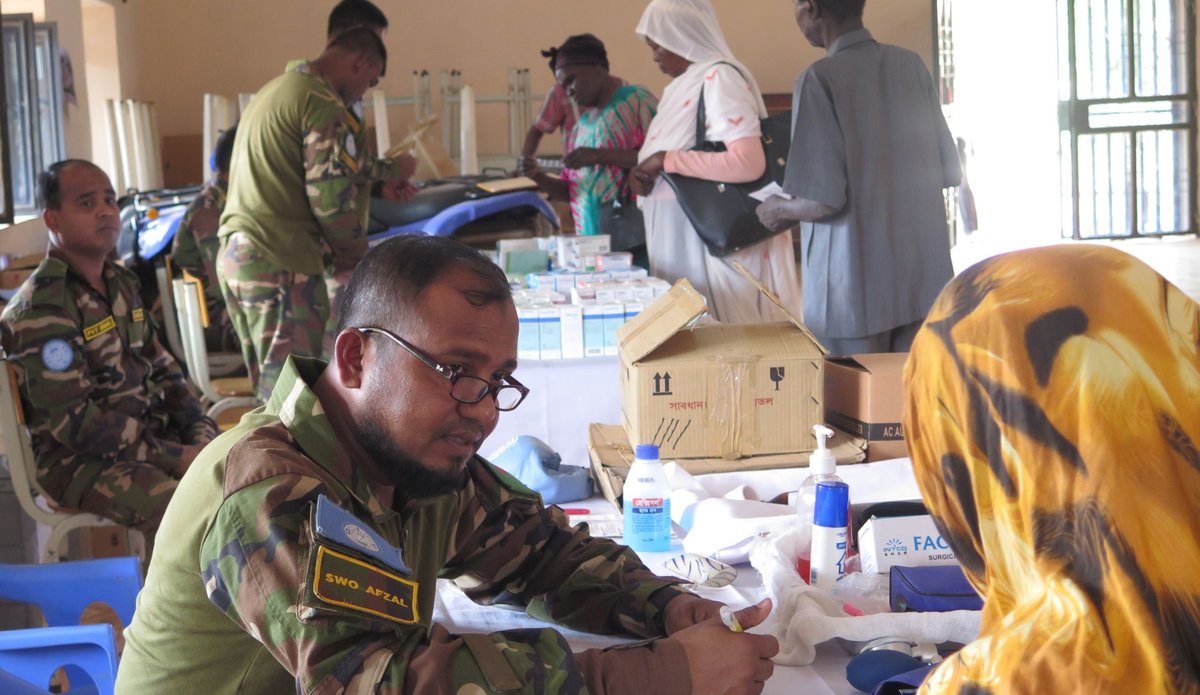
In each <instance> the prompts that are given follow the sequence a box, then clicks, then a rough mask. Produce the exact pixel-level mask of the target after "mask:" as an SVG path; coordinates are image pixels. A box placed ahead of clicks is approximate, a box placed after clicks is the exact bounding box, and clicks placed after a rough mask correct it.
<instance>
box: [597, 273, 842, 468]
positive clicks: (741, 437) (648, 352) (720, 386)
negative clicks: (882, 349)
mask: <svg viewBox="0 0 1200 695" xmlns="http://www.w3.org/2000/svg"><path fill="white" fill-rule="evenodd" d="M760 291H761V292H763V293H764V294H765V295H766V296H767V297H768V298H770V299H771V300H772V301H775V299H774V297H773V296H772V295H771V293H770V292H769V291H767V290H766V289H765V288H762V287H761V285H760ZM776 303H777V304H778V302H776ZM780 308H781V309H783V307H780ZM705 309H706V306H705V300H704V296H703V295H701V294H700V293H699V292H697V291H696V289H695V288H693V287H692V285H691V284H690V283H689V282H688V281H687V280H679V281H678V282H676V283H675V285H674V286H673V287H672V288H671V289H670V291H668V292H667V294H666V295H664V296H662V297H659V298H658V299H656V300H655V301H654V302H652V303H650V304H649V305H648V306H647V307H646V308H645V310H644V311H642V313H640V314H639V315H638V316H637V317H635V318H634V319H632V320H631V321H629V322H628V323H626V324H625V325H623V326H622V327H621V328H620V330H619V331H618V332H617V338H618V354H619V355H620V358H621V365H620V380H621V424H622V425H623V426H624V427H625V431H626V434H627V435H628V437H629V439H630V441H635V442H638V443H641V444H657V445H658V446H659V449H660V451H661V455H662V458H663V459H674V458H723V459H738V458H742V457H746V456H758V455H764V454H782V453H802V452H808V451H812V450H813V448H814V447H815V446H816V442H815V440H814V438H813V435H812V426H813V425H814V424H816V423H819V422H823V421H824V416H825V407H824V398H823V391H824V373H823V369H824V363H825V357H824V348H822V347H821V345H820V343H818V342H817V340H816V338H814V337H813V335H812V334H811V333H810V332H809V331H808V329H807V328H805V327H804V325H803V324H802V323H801V322H800V321H799V320H798V319H796V318H795V317H791V315H790V314H789V315H788V316H789V318H790V319H791V320H790V321H789V322H781V323H767V324H747V325H729V324H712V325H696V321H697V320H698V319H699V318H700V317H701V316H702V315H703V314H704V312H705ZM784 312H785V313H786V310H784Z"/></svg>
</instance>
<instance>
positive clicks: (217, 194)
mask: <svg viewBox="0 0 1200 695" xmlns="http://www.w3.org/2000/svg"><path fill="white" fill-rule="evenodd" d="M236 134H237V125H233V126H231V127H230V128H229V129H228V130H225V131H224V132H222V133H221V135H220V136H218V137H217V146H216V148H215V149H214V151H213V159H214V162H213V163H214V165H215V166H214V167H213V168H214V169H215V170H216V173H215V174H213V177H212V179H211V180H209V182H208V183H207V184H206V185H205V186H204V188H203V189H202V190H201V191H200V195H198V196H196V197H195V198H194V199H193V200H192V202H191V203H190V204H189V205H188V209H187V212H185V213H184V214H183V219H182V220H180V222H179V230H178V231H177V232H175V241H174V243H173V244H172V245H171V262H172V263H174V264H175V267H176V268H180V269H182V270H186V271H188V272H189V273H191V274H192V275H194V276H196V277H198V278H200V279H201V280H202V281H204V303H205V304H206V305H207V306H208V317H209V325H208V329H207V330H206V331H205V342H206V343H207V344H208V349H209V350H212V351H216V352H229V351H230V350H237V349H238V348H237V347H236V346H237V344H238V342H237V334H236V333H234V331H233V324H231V323H230V322H229V312H228V311H227V310H226V308H225V297H223V296H222V295H221V285H220V282H219V281H218V280H217V249H218V248H220V246H221V242H220V240H219V239H217V228H218V227H219V226H220V222H221V212H222V211H224V210H225V196H226V194H227V192H228V190H229V159H230V157H232V156H233V137H234V135H236Z"/></svg>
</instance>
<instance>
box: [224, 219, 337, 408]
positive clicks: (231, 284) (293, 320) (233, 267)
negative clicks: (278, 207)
mask: <svg viewBox="0 0 1200 695" xmlns="http://www.w3.org/2000/svg"><path fill="white" fill-rule="evenodd" d="M217 277H219V278H220V280H221V292H222V294H224V295H225V302H226V304H227V305H228V310H229V320H230V322H231V323H232V324H233V329H234V331H236V332H237V335H238V339H239V340H240V341H241V348H242V357H243V358H244V359H245V360H246V368H247V370H248V372H249V376H250V383H251V384H253V386H254V389H255V393H256V395H257V396H258V398H259V400H261V401H263V402H265V401H266V400H267V399H268V398H270V397H271V391H272V390H273V389H274V388H275V382H276V381H277V380H278V379H279V372H280V370H282V369H283V363H284V362H285V361H286V360H287V358H288V355H291V354H296V355H303V356H307V357H321V356H322V355H323V354H324V350H323V343H324V340H325V332H326V322H327V321H328V320H329V316H330V307H329V294H328V291H327V289H326V286H325V276H324V275H323V274H322V275H306V274H304V273H296V272H292V271H290V270H286V269H284V268H280V267H279V266H278V265H277V264H276V263H275V262H273V261H271V260H269V259H267V257H266V256H264V255H263V254H262V253H261V252H260V251H259V250H258V248H257V247H256V246H255V245H254V244H253V242H251V241H250V240H249V239H248V238H246V236H245V235H243V234H241V233H240V232H235V233H233V234H231V235H230V236H228V237H226V238H224V239H222V240H221V251H220V254H219V255H218V256H217Z"/></svg>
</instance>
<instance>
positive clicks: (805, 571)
mask: <svg viewBox="0 0 1200 695" xmlns="http://www.w3.org/2000/svg"><path fill="white" fill-rule="evenodd" d="M813 435H814V436H816V438H817V448H816V450H815V451H813V452H812V455H811V456H809V458H808V477H807V478H805V479H804V482H802V483H800V490H799V491H798V492H797V493H796V518H797V520H798V521H799V522H800V554H799V557H797V559H796V571H797V572H799V573H800V576H801V577H802V578H803V579H804V581H808V576H809V568H810V562H811V558H812V525H813V510H814V509H815V508H816V498H817V483H818V482H820V481H822V480H828V481H837V482H841V480H842V479H841V478H839V477H838V476H837V473H836V471H837V462H836V461H835V460H834V458H833V452H832V451H830V450H829V449H828V448H826V445H825V444H826V442H827V441H828V440H829V438H830V437H832V436H833V430H831V429H829V428H828V427H826V426H825V425H813Z"/></svg>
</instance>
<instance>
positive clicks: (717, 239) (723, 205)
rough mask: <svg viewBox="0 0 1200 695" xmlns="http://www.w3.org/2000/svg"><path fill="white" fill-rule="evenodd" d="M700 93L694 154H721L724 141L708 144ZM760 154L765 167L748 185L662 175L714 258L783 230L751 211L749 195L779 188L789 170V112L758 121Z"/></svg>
mask: <svg viewBox="0 0 1200 695" xmlns="http://www.w3.org/2000/svg"><path fill="white" fill-rule="evenodd" d="M706 116H707V114H706V111H705V106H704V89H703V88H701V89H700V103H699V105H698V106H697V111H696V146H695V147H693V148H692V149H693V150H700V151H703V152H724V151H725V143H722V142H706V141H705V140H704V123H705V121H706V120H707V119H706ZM761 124H762V143H763V152H764V153H765V154H766V158H767V168H766V171H765V172H763V175H762V176H760V177H759V178H758V179H757V180H754V181H750V182H747V183H726V182H722V181H708V180H706V179H698V178H694V177H691V176H683V175H682V174H668V173H666V172H664V173H663V174H662V176H663V177H664V178H665V179H666V180H667V183H668V184H669V185H670V186H671V188H673V189H675V197H676V198H677V199H678V200H679V205H680V206H682V207H683V212H684V214H686V215H687V218H688V220H689V221H690V222H691V223H692V226H693V227H695V228H696V232H697V233H698V234H699V235H700V239H701V240H702V241H704V245H705V246H706V247H707V248H708V252H709V253H711V254H712V255H714V256H718V257H721V256H727V255H729V254H731V253H733V252H734V251H738V250H741V249H744V248H746V247H748V246H753V245H754V244H757V243H758V242H760V241H762V240H764V239H769V238H771V237H773V236H775V235H776V234H780V233H781V232H775V231H772V230H771V229H769V228H767V227H766V226H764V225H763V223H762V222H759V221H758V215H757V214H756V213H755V209H756V208H757V207H758V205H759V201H757V200H755V199H754V198H751V197H750V194H751V193H754V192H755V191H758V190H761V189H762V188H764V187H766V186H767V185H768V184H770V183H772V182H775V183H779V184H782V183H783V178H784V174H785V173H786V171H787V158H788V150H789V149H790V148H791V145H792V114H791V112H790V111H788V112H784V113H779V114H776V115H774V116H769V117H767V118H764V119H762V121H761Z"/></svg>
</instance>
